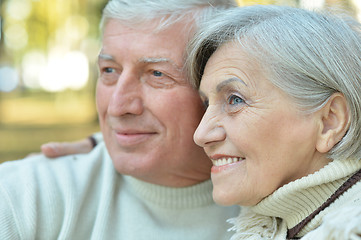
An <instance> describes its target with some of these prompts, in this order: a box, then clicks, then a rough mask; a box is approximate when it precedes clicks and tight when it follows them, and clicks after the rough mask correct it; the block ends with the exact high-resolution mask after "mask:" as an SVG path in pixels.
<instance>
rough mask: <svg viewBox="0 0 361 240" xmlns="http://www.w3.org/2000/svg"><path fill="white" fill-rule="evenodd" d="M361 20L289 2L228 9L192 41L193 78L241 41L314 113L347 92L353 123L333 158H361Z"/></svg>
mask: <svg viewBox="0 0 361 240" xmlns="http://www.w3.org/2000/svg"><path fill="white" fill-rule="evenodd" d="M360 33H361V26H360V23H358V22H357V21H356V20H354V19H352V18H350V17H346V16H342V17H341V16H336V15H333V14H329V13H316V12H312V11H307V10H303V9H297V8H291V7H285V6H272V5H268V6H250V7H244V8H235V9H231V10H225V11H224V12H223V13H221V14H219V16H217V17H215V18H212V19H211V20H210V21H207V22H206V23H205V25H204V26H203V27H201V29H200V30H199V32H198V33H196V37H195V39H194V40H193V41H192V42H191V43H190V45H189V61H188V63H187V66H188V68H189V70H190V78H191V82H192V83H193V85H194V86H195V87H199V83H200V81H201V77H202V74H203V71H204V67H205V65H206V62H207V61H208V59H209V58H210V56H211V55H212V54H213V53H214V52H215V51H216V50H217V49H218V48H219V47H220V46H221V45H224V44H225V43H227V42H231V41H233V42H236V43H237V44H239V46H240V47H241V48H242V49H243V50H244V51H246V53H247V54H248V56H249V57H250V58H251V59H254V60H255V61H257V62H258V63H259V65H260V66H261V68H262V69H261V70H262V71H264V74H265V76H267V78H268V79H269V80H270V81H271V82H272V83H273V84H274V85H275V86H276V87H278V88H280V89H281V90H282V91H284V92H285V93H287V94H288V95H289V96H291V97H292V99H294V101H295V103H296V104H297V105H298V106H299V110H300V111H301V112H303V113H304V114H310V113H312V112H315V111H317V110H318V109H320V108H322V106H324V104H325V103H326V102H327V100H328V99H329V97H330V96H331V95H332V94H333V93H336V92H340V93H342V94H343V95H344V96H345V98H346V100H347V104H348V108H349V113H350V127H349V129H348V131H347V133H346V135H345V136H344V138H343V139H342V140H341V141H340V142H339V143H338V144H337V145H335V146H334V147H333V149H331V151H330V152H329V157H330V158H331V159H345V158H355V159H357V160H360V159H361V36H360Z"/></svg>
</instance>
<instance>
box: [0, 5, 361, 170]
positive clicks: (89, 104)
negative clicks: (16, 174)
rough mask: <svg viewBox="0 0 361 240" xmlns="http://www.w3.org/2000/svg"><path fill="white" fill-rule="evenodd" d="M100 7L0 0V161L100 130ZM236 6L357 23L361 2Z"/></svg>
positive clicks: (22, 155)
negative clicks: (345, 16)
mask: <svg viewBox="0 0 361 240" xmlns="http://www.w3.org/2000/svg"><path fill="white" fill-rule="evenodd" d="M134 1H136V0H134ZM180 1H181V0H180ZM106 2H107V1H106V0H0V26H1V31H0V163H1V162H3V161H7V160H14V159H19V158H23V157H25V156H26V155H27V154H29V153H33V152H38V151H39V149H40V145H41V144H42V143H46V142H49V141H72V140H78V139H81V138H84V137H86V136H88V135H90V134H92V133H93V132H96V131H99V127H98V121H97V113H96V109H95V99H94V90H95V83H96V79H97V70H96V69H97V68H96V59H97V54H98V51H99V49H100V41H99V36H100V33H99V21H100V17H101V12H102V9H103V7H104V5H105V3H106ZM238 3H239V5H241V6H243V5H251V4H282V5H291V6H297V7H304V8H316V9H317V8H324V7H326V6H331V7H337V8H342V9H344V10H346V11H348V12H349V13H350V14H351V15H353V16H355V17H358V18H359V19H361V17H360V16H361V15H360V9H361V0H239V1H238Z"/></svg>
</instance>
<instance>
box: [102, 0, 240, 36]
mask: <svg viewBox="0 0 361 240" xmlns="http://www.w3.org/2000/svg"><path fill="white" fill-rule="evenodd" d="M235 6H237V4H236V2H235V1H234V0H181V1H179V0H110V1H109V2H108V3H107V5H106V6H105V8H104V10H103V16H102V20H101V28H102V29H104V25H105V24H106V22H107V21H108V20H109V19H117V20H119V21H121V22H122V23H124V24H127V26H132V27H137V26H145V27H146V26H147V23H148V22H150V21H153V20H156V19H157V20H159V25H158V28H157V30H162V29H165V28H167V27H168V26H170V25H172V24H174V23H176V22H178V21H180V20H183V19H185V18H189V17H191V18H193V19H194V20H195V21H196V24H198V23H199V22H201V21H203V20H204V18H207V17H208V16H210V15H211V14H212V11H213V10H214V9H218V8H229V7H235Z"/></svg>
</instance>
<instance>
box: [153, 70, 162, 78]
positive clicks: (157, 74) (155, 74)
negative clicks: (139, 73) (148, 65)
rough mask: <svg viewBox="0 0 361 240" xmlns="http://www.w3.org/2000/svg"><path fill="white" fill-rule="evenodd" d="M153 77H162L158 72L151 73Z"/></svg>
mask: <svg viewBox="0 0 361 240" xmlns="http://www.w3.org/2000/svg"><path fill="white" fill-rule="evenodd" d="M153 75H154V76H156V77H162V76H163V73H162V72H160V71H156V70H155V71H153Z"/></svg>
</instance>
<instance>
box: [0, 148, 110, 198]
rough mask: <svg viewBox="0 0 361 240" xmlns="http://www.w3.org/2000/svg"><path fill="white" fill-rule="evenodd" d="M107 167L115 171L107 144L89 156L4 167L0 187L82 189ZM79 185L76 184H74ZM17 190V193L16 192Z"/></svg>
mask: <svg viewBox="0 0 361 240" xmlns="http://www.w3.org/2000/svg"><path fill="white" fill-rule="evenodd" d="M104 168H112V165H111V160H110V158H109V156H108V154H107V152H106V150H105V147H104V145H100V146H98V147H97V148H96V149H95V150H93V151H92V152H90V153H88V154H79V155H69V156H64V157H59V158H55V159H48V158H46V157H45V156H43V155H38V156H34V157H29V158H25V159H22V160H16V161H9V162H5V163H3V164H0V186H1V187H2V188H7V189H9V191H12V190H11V189H14V188H16V189H19V188H20V189H22V188H24V187H27V188H29V187H33V188H34V189H33V190H35V189H38V190H39V191H40V189H42V190H45V189H46V187H49V188H51V187H54V186H55V187H57V188H59V187H73V188H74V187H77V186H78V187H82V186H81V185H82V184H86V182H87V181H88V180H89V179H90V178H93V180H95V179H94V178H96V177H97V176H98V175H101V171H102V169H104ZM74 183H76V185H74ZM13 191H15V190H13Z"/></svg>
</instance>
